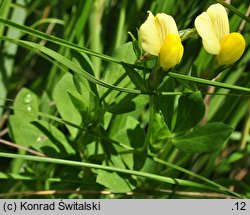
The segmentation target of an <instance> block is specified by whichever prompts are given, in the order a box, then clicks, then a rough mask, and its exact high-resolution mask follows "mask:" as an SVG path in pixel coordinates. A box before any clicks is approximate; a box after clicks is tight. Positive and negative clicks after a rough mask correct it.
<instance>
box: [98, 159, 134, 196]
mask: <svg viewBox="0 0 250 215" xmlns="http://www.w3.org/2000/svg"><path fill="white" fill-rule="evenodd" d="M104 163H106V162H105V161H104V162H103V164H104ZM109 165H110V166H114V167H119V168H123V169H124V168H125V165H124V163H123V161H122V159H121V157H120V156H119V155H111V158H110V162H109ZM96 182H97V183H99V184H102V185H104V186H105V187H107V188H108V189H110V190H111V191H113V192H130V191H131V190H133V189H135V186H134V183H135V181H134V180H133V179H132V177H131V176H127V175H125V174H121V173H116V172H109V171H105V170H98V176H97V179H96Z"/></svg>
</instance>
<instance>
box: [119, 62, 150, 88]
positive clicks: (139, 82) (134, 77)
mask: <svg viewBox="0 0 250 215" xmlns="http://www.w3.org/2000/svg"><path fill="white" fill-rule="evenodd" d="M122 66H123V68H124V69H125V71H126V73H127V75H128V76H129V78H130V80H131V81H132V82H133V84H134V85H135V86H136V87H137V88H138V89H140V90H141V91H142V92H147V88H146V84H145V81H144V79H143V78H142V77H141V76H140V75H139V73H138V72H137V71H136V70H134V69H133V67H132V66H130V65H127V64H122Z"/></svg>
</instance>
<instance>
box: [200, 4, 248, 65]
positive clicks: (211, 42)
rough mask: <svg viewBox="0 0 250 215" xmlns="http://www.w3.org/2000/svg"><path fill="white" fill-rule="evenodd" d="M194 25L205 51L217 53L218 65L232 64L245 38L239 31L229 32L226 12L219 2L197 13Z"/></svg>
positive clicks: (241, 51) (242, 47)
mask: <svg viewBox="0 0 250 215" xmlns="http://www.w3.org/2000/svg"><path fill="white" fill-rule="evenodd" d="M195 27H196V29H197V31H198V34H199V35H200V36H201V38H202V43H203V46H204V48H205V49H206V51H207V52H208V53H210V54H213V55H217V63H218V65H219V66H220V65H225V64H232V63H234V62H236V61H237V60H239V59H240V57H241V56H242V54H243V52H244V50H245V47H246V43H245V40H244V38H243V36H242V35H241V34H239V33H231V34H230V32H229V22H228V16H227V12H226V9H225V8H224V7H223V6H222V5H221V4H213V5H211V6H210V7H209V8H208V9H207V11H206V12H203V13H202V14H201V15H199V16H198V17H197V18H196V19H195Z"/></svg>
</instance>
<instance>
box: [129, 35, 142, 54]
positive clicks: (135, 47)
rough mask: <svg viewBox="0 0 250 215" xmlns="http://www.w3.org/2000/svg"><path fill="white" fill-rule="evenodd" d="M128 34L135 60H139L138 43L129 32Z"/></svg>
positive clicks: (139, 50)
mask: <svg viewBox="0 0 250 215" xmlns="http://www.w3.org/2000/svg"><path fill="white" fill-rule="evenodd" d="M128 34H129V35H130V37H131V38H132V44H133V50H134V53H135V55H136V57H137V59H139V58H140V57H141V49H140V46H139V43H138V41H137V40H136V39H135V36H134V35H133V34H132V33H131V32H128ZM138 35H139V34H138Z"/></svg>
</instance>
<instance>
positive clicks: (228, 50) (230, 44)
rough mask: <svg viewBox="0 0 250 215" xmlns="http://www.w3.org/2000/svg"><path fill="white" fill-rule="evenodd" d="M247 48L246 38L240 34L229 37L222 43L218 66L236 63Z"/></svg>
mask: <svg viewBox="0 0 250 215" xmlns="http://www.w3.org/2000/svg"><path fill="white" fill-rule="evenodd" d="M245 48H246V42H245V40H244V37H243V36H242V35H241V34H239V33H231V34H229V35H227V36H226V37H225V38H224V39H223V40H222V42H221V52H220V54H219V55H218V57H217V60H218V65H219V66H220V65H226V64H232V63H235V62H236V61H237V60H239V59H240V57H241V56H242V54H243V53H244V50H245Z"/></svg>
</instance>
